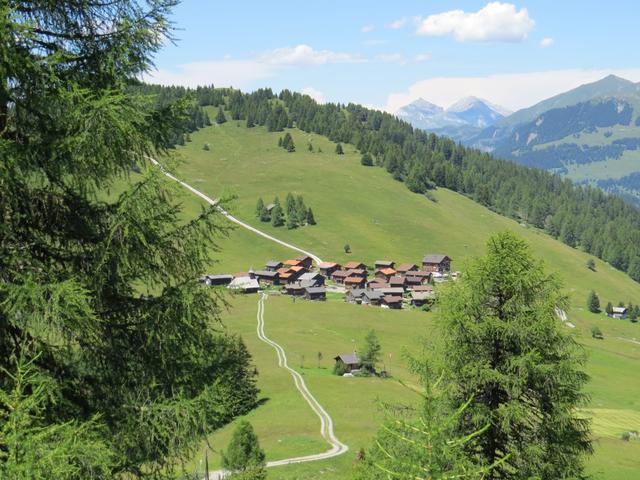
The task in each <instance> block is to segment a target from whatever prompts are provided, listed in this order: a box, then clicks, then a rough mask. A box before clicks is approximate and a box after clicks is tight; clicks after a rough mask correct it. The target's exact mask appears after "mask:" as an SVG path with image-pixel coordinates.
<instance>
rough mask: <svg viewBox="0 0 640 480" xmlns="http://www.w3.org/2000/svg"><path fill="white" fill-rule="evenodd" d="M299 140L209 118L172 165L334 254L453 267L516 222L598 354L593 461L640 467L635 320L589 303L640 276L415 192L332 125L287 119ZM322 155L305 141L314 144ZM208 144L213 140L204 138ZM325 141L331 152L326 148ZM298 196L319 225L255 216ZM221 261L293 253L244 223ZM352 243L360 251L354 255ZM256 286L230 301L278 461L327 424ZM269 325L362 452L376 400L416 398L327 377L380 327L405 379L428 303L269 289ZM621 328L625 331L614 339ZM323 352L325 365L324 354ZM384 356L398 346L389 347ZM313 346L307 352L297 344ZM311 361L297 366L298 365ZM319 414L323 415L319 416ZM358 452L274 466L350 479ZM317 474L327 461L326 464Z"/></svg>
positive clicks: (620, 472) (621, 295)
mask: <svg viewBox="0 0 640 480" xmlns="http://www.w3.org/2000/svg"><path fill="white" fill-rule="evenodd" d="M291 134H292V135H293V138H294V141H295V143H296V146H297V149H298V151H297V152H295V153H291V154H288V153H286V152H285V151H284V150H282V149H281V148H278V147H277V139H278V137H279V136H280V135H282V133H279V134H278V133H267V132H266V131H265V130H264V129H263V128H254V129H246V128H245V127H244V123H243V122H242V123H240V126H238V123H237V122H233V121H231V122H227V123H226V124H223V125H222V126H218V125H214V126H212V127H208V128H206V129H203V130H201V131H199V132H197V133H195V134H193V135H192V139H193V141H192V142H191V143H190V144H188V145H187V146H186V147H184V148H181V149H180V153H181V154H183V156H184V158H185V162H184V164H182V165H181V166H180V167H179V169H178V171H177V174H178V175H179V176H180V177H181V178H183V179H184V180H186V181H187V182H189V183H190V184H192V185H193V186H195V187H196V188H198V189H200V190H202V191H204V192H205V193H207V194H209V195H210V196H213V197H218V196H221V195H236V196H237V198H236V199H235V200H234V202H233V204H232V207H231V209H232V211H233V213H234V214H236V215H237V216H239V217H240V218H241V219H243V220H245V221H247V222H249V223H251V224H253V225H255V226H257V227H259V228H262V229H264V230H265V231H267V232H269V233H272V234H274V235H275V236H277V237H279V238H281V239H283V240H286V241H289V242H291V243H294V244H297V245H299V246H301V247H303V248H306V249H309V250H311V251H313V252H315V253H317V254H319V255H320V256H321V257H322V258H323V259H325V260H336V261H339V262H342V261H345V260H347V259H352V260H362V261H365V262H366V263H369V264H372V263H373V261H375V260H376V259H382V258H390V259H393V260H395V261H397V262H404V261H412V262H418V261H419V260H420V259H421V257H422V255H424V254H425V253H428V252H433V253H437V252H442V253H447V254H449V255H450V256H452V257H453V258H454V268H456V269H461V270H462V269H463V268H464V267H463V266H464V261H465V259H466V258H468V257H469V256H471V255H477V254H480V253H482V251H483V245H484V242H485V241H486V239H487V237H488V236H489V235H490V234H491V233H493V232H496V231H500V230H504V229H511V230H513V231H516V232H518V233H519V234H520V235H522V236H523V237H525V238H526V239H527V241H528V242H529V243H530V244H531V246H532V248H533V250H534V252H535V253H536V255H538V256H540V257H541V258H543V259H545V261H546V263H547V266H548V267H549V269H550V270H553V271H556V272H557V273H558V274H559V275H560V276H561V278H562V279H563V280H564V282H565V286H566V291H567V293H568V295H569V297H570V300H571V309H570V311H569V318H570V321H571V322H573V323H574V324H576V327H577V328H575V329H572V330H570V331H571V332H572V333H573V334H574V335H576V337H577V338H578V339H579V341H580V342H582V343H583V344H584V345H585V348H586V350H587V353H588V355H589V363H588V368H587V370H588V373H589V374H590V375H591V376H592V381H591V382H590V384H589V386H588V391H589V393H590V394H591V396H592V404H591V408H592V410H591V411H592V412H593V413H592V414H593V415H594V416H595V417H596V419H597V421H596V422H594V438H596V439H597V443H596V455H595V457H594V458H593V459H592V460H591V461H590V468H591V470H592V471H593V472H603V473H602V474H601V475H600V474H599V475H598V478H606V479H612V480H613V479H619V480H622V479H627V478H629V479H631V478H636V472H639V471H640V460H639V458H640V456H639V455H638V454H640V441H639V440H636V441H632V442H630V443H625V442H622V441H621V440H620V439H619V435H620V433H622V431H624V430H634V429H637V430H640V425H638V412H640V382H637V375H636V372H637V365H638V362H639V361H640V345H637V344H634V343H632V342H631V341H629V340H630V339H633V338H636V337H637V338H640V325H635V324H630V323H629V322H627V321H615V320H610V319H607V318H606V317H604V316H602V315H594V314H590V313H587V312H586V311H585V308H584V305H585V303H586V297H587V293H588V292H589V290H590V289H592V288H593V289H595V290H596V291H597V292H598V293H599V295H600V298H601V300H602V301H603V302H606V301H608V300H611V301H612V302H614V303H617V302H618V301H619V300H623V301H625V302H626V301H629V300H631V301H633V302H634V303H638V302H640V285H639V284H637V283H635V282H633V281H631V280H630V279H629V278H628V277H627V276H626V275H625V274H623V273H621V272H618V271H616V270H614V269H613V268H611V267H609V266H608V265H606V264H604V263H602V262H601V261H599V260H596V266H597V271H596V272H591V271H589V270H588V269H587V268H586V267H585V263H586V261H587V259H588V258H589V256H588V255H586V254H584V253H582V252H579V251H577V250H574V249H571V248H569V247H567V246H565V245H563V244H561V243H560V242H557V241H555V240H553V239H551V238H550V237H548V236H546V235H544V234H543V233H541V232H539V231H536V230H533V229H529V228H525V227H522V226H520V225H518V224H517V223H516V222H514V221H512V220H509V219H506V218H504V217H501V216H499V215H496V214H494V213H493V212H490V211H488V210H487V209H485V208H483V207H480V206H479V205H477V204H475V203H474V202H472V201H470V200H469V199H467V198H465V197H463V196H461V195H458V194H456V193H454V192H451V191H447V190H445V189H440V190H438V191H436V192H435V197H436V199H437V202H432V201H430V200H428V199H426V198H425V197H423V196H421V195H416V194H412V193H411V192H409V191H408V190H407V189H406V188H405V187H404V185H403V184H401V183H399V182H396V181H394V180H393V179H392V178H391V177H390V176H389V175H388V174H387V173H386V172H385V171H384V170H383V169H380V168H371V167H370V168H367V167H363V166H361V165H360V163H359V154H357V152H355V151H354V149H353V147H351V146H346V147H345V151H346V154H345V155H342V156H338V155H335V154H334V153H333V152H334V148H335V145H334V144H333V143H331V142H329V141H328V140H327V139H325V138H323V137H319V136H316V135H309V134H306V133H304V132H300V131H298V130H295V129H293V130H291ZM309 141H310V142H311V143H312V144H313V145H314V153H310V152H308V151H307V149H306V146H307V142H309ZM205 142H208V143H209V144H210V146H211V149H210V150H209V151H205V150H203V149H202V146H203V144H204V143H205ZM318 147H320V148H321V149H322V150H323V153H317V148H318ZM289 191H291V192H293V193H297V194H302V195H303V196H304V199H305V202H306V204H307V205H308V206H310V207H312V208H313V211H314V213H315V216H316V220H317V222H318V225H316V226H313V227H304V228H301V229H297V230H292V231H288V230H286V229H284V228H278V229H275V228H272V227H271V226H270V225H268V224H263V223H260V222H259V221H258V220H257V219H255V218H254V215H253V211H254V207H255V203H256V200H257V198H258V197H259V196H262V197H263V199H264V200H265V202H267V203H268V202H269V201H270V200H271V199H272V198H273V197H274V196H275V195H279V196H280V199H281V200H282V201H284V197H285V196H286V193H287V192H289ZM185 206H186V207H187V211H188V212H193V213H195V212H196V211H197V209H198V208H199V205H198V202H197V201H196V200H195V199H192V200H191V201H186V203H185ZM219 243H220V246H221V247H222V249H223V254H221V255H219V256H220V258H221V263H220V264H219V265H215V266H212V271H218V272H225V271H231V272H232V271H239V270H245V269H247V268H249V267H250V266H253V267H254V268H259V267H261V266H262V265H263V264H264V262H265V261H266V260H268V259H270V258H279V259H284V258H286V257H289V256H294V255H295V254H293V253H291V252H289V251H287V250H285V249H283V248H281V247H279V246H277V245H275V244H272V243H270V242H268V241H266V240H264V239H262V238H260V237H257V236H255V235H253V234H251V233H249V232H246V231H243V230H236V231H234V232H233V233H232V234H231V236H230V237H229V238H228V239H225V240H222V241H221V242H219ZM345 243H349V244H350V245H351V247H352V250H353V253H352V254H351V255H345V253H344V251H343V245H344V244H345ZM256 302H257V298H256V297H255V296H253V297H247V298H238V299H236V300H234V301H233V304H234V308H233V309H232V310H231V311H230V313H229V314H228V316H227V318H226V319H225V323H226V324H227V326H228V328H229V329H230V330H232V331H237V332H240V333H242V334H243V336H244V338H245V339H246V341H247V343H248V344H249V348H250V350H251V351H252V353H253V354H254V357H255V359H256V363H257V366H258V369H259V371H260V373H261V379H260V387H261V388H262V390H263V395H264V396H266V397H269V400H268V401H267V402H266V403H265V404H264V405H263V406H261V407H260V408H258V409H257V410H256V411H255V412H253V413H252V414H251V415H250V417H251V421H252V422H253V423H254V425H255V427H256V429H257V430H258V434H259V435H260V438H261V440H262V442H263V444H264V446H265V449H266V450H267V454H268V457H269V458H270V459H276V458H282V457H283V456H289V455H300V454H305V453H309V451H319V450H323V449H324V447H323V446H322V443H321V439H320V437H319V434H318V432H317V430H318V425H317V422H316V421H315V418H314V417H313V415H312V414H311V412H310V410H308V408H306V404H304V402H303V400H302V399H301V398H300V396H299V395H298V394H297V393H296V392H295V390H294V389H293V385H292V382H291V381H290V380H289V382H288V383H287V376H286V374H284V373H283V372H282V371H278V369H277V367H276V365H277V363H276V357H275V353H274V352H273V351H270V350H269V347H267V346H266V345H264V344H261V343H259V342H258V340H257V338H256V337H255V313H256ZM266 318H267V334H268V335H269V336H271V337H272V338H274V340H276V341H278V342H279V343H281V344H282V345H283V347H284V348H285V350H286V351H287V353H288V355H289V357H290V359H291V364H292V366H294V368H298V369H299V371H301V372H302V373H303V374H304V375H305V377H306V378H307V381H308V383H309V387H310V388H311V390H312V391H313V392H314V394H316V395H317V396H318V399H319V400H320V402H321V403H323V405H325V407H326V408H327V409H328V411H329V412H330V413H331V414H332V415H333V416H334V419H335V422H336V433H337V434H338V436H339V437H340V438H341V439H343V440H344V441H346V442H347V443H348V444H349V445H350V446H351V447H352V449H354V450H357V448H358V447H359V446H363V445H366V443H367V441H368V440H369V439H370V437H371V435H372V434H373V432H374V431H375V429H376V424H377V421H376V419H377V418H378V417H377V407H376V403H375V399H376V397H377V396H380V397H382V398H396V399H400V400H402V399H404V400H407V401H409V400H410V399H411V398H412V397H413V394H411V393H410V392H409V391H408V390H406V389H405V388H403V387H400V386H399V385H398V384H397V383H396V382H394V381H393V380H377V379H369V380H361V379H342V378H335V377H332V376H331V375H328V374H327V373H328V370H327V369H328V368H329V367H330V364H331V362H330V360H329V357H331V356H333V355H334V354H336V353H341V352H342V351H343V350H345V349H346V351H349V349H350V347H351V346H352V345H353V342H352V340H355V341H356V342H359V341H360V339H361V338H362V336H363V335H364V333H363V332H365V331H366V329H367V328H369V327H371V326H374V328H376V330H378V331H379V333H380V338H381V341H382V344H383V347H384V351H385V354H386V355H387V357H385V361H386V362H387V361H388V365H387V366H388V367H389V369H390V370H391V372H392V374H394V375H395V376H396V377H397V378H403V379H406V380H408V381H410V380H411V378H410V376H409V375H408V374H407V373H406V370H405V369H404V366H403V363H402V361H401V356H402V347H403V346H404V345H405V344H408V346H409V348H417V341H416V338H417V337H418V336H420V335H427V336H428V335H433V334H434V331H433V328H432V320H431V319H430V315H425V314H423V313H421V312H417V311H412V312H389V311H383V310H379V309H373V308H364V307H356V306H350V305H344V304H342V303H341V302H327V303H326V304H323V305H318V304H312V305H311V304H308V303H305V302H296V304H295V305H293V304H292V303H291V300H290V299H287V298H278V299H270V300H269V301H268V302H267V310H266ZM594 324H597V325H598V326H599V327H600V328H601V330H602V331H603V333H604V335H605V340H593V339H591V337H590V335H589V329H590V327H591V326H592V325H594ZM617 337H620V338H617ZM318 351H321V352H322V353H323V356H324V360H323V361H322V366H324V367H326V368H325V369H318V368H317V367H316V363H317V360H316V355H317V352H318ZM388 354H391V357H390V358H388ZM302 355H304V356H305V360H304V362H301V356H302ZM302 363H303V364H304V367H305V368H301V367H300V366H301V364H302ZM314 422H315V423H314ZM230 429H231V427H230V428H227V429H224V430H223V431H221V432H220V433H219V434H216V435H215V436H214V437H213V438H212V442H213V448H214V449H218V448H220V447H221V446H224V445H225V444H226V440H227V439H228V436H229V432H230ZM354 453H355V452H354V451H352V452H350V453H348V454H347V455H345V456H343V457H340V458H337V459H333V460H327V461H322V462H317V463H313V464H307V465H298V466H290V467H284V468H278V469H275V470H273V471H271V473H270V478H319V477H322V478H349V475H348V471H349V468H350V465H351V463H352V461H353V458H354V457H353V455H354ZM321 472H322V473H321Z"/></svg>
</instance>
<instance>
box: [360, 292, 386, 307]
mask: <svg viewBox="0 0 640 480" xmlns="http://www.w3.org/2000/svg"><path fill="white" fill-rule="evenodd" d="M383 296H384V295H383V294H382V293H381V292H379V291H376V290H365V291H364V293H363V294H362V303H363V304H364V305H380V301H381V300H382V297H383Z"/></svg>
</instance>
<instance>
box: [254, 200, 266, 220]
mask: <svg viewBox="0 0 640 480" xmlns="http://www.w3.org/2000/svg"><path fill="white" fill-rule="evenodd" d="M263 210H266V208H265V206H264V201H263V200H262V197H260V198H258V202H257V203H256V217H258V218H260V217H261V216H262V211H263Z"/></svg>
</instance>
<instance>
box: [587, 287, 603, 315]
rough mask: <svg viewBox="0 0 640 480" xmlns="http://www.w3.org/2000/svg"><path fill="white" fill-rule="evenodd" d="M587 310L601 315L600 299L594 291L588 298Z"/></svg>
mask: <svg viewBox="0 0 640 480" xmlns="http://www.w3.org/2000/svg"><path fill="white" fill-rule="evenodd" d="M587 308H588V309H589V311H590V312H591V313H600V299H599V298H598V295H597V294H596V292H594V291H593V290H591V292H589V296H588V297H587Z"/></svg>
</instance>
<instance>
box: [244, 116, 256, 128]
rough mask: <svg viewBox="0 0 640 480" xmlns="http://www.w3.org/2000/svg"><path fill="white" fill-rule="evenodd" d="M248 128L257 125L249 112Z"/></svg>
mask: <svg viewBox="0 0 640 480" xmlns="http://www.w3.org/2000/svg"><path fill="white" fill-rule="evenodd" d="M246 127H247V128H253V127H255V123H254V121H253V115H251V114H249V115H247V124H246Z"/></svg>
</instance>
